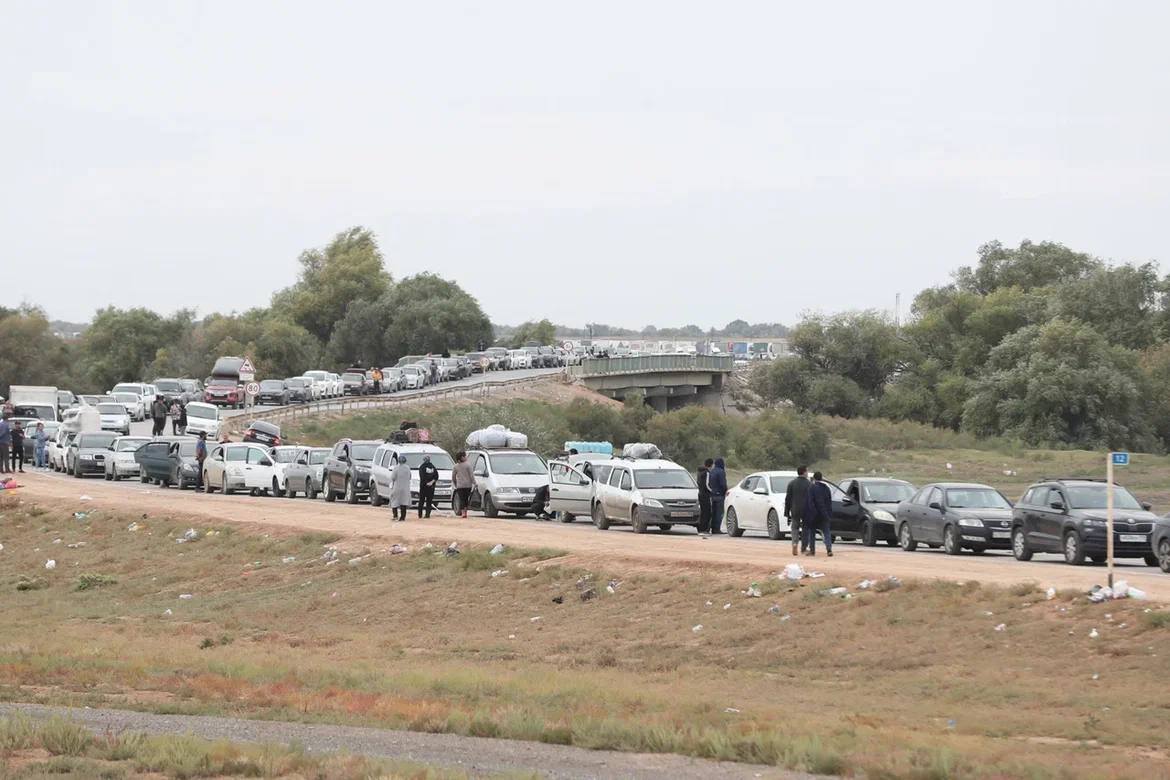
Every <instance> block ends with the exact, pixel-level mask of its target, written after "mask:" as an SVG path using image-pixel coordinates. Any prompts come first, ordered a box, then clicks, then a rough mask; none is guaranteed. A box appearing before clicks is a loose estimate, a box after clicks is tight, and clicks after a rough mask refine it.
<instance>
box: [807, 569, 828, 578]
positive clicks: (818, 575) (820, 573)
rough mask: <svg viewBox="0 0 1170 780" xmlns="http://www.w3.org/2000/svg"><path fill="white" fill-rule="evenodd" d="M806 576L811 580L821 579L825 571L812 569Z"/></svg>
mask: <svg viewBox="0 0 1170 780" xmlns="http://www.w3.org/2000/svg"><path fill="white" fill-rule="evenodd" d="M805 576H806V577H808V578H809V579H810V580H819V579H820V578H821V577H824V576H825V573H824V572H823V571H810V572H809V573H808V574H806V575H805Z"/></svg>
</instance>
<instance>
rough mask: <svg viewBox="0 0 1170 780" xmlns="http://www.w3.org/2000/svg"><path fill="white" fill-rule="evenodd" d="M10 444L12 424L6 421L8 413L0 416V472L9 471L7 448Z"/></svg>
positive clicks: (5, 472)
mask: <svg viewBox="0 0 1170 780" xmlns="http://www.w3.org/2000/svg"><path fill="white" fill-rule="evenodd" d="M11 446H12V424H11V423H9V422H8V413H7V412H5V413H4V414H3V415H2V416H0V474H7V473H9V468H8V448H9V447H11Z"/></svg>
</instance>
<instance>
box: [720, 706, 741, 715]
mask: <svg viewBox="0 0 1170 780" xmlns="http://www.w3.org/2000/svg"><path fill="white" fill-rule="evenodd" d="M723 711H724V712H726V713H727V714H729V715H738V714H739V710H737V709H736V708H735V707H727V708H726V709H724V710H723Z"/></svg>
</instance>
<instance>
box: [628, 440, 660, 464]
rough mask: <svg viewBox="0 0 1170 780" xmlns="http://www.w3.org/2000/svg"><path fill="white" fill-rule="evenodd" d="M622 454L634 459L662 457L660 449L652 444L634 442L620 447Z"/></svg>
mask: <svg viewBox="0 0 1170 780" xmlns="http://www.w3.org/2000/svg"><path fill="white" fill-rule="evenodd" d="M622 456H623V457H626V458H634V459H636V460H653V459H657V458H661V457H662V450H660V449H658V447H657V446H656V445H654V444H646V443H644V442H634V443H633V444H627V445H626V446H624V447H622Z"/></svg>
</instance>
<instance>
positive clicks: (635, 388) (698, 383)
mask: <svg viewBox="0 0 1170 780" xmlns="http://www.w3.org/2000/svg"><path fill="white" fill-rule="evenodd" d="M733 368H734V366H733V358H732V357H731V356H730V355H644V356H641V357H613V358H585V359H584V360H582V361H581V365H579V366H570V367H569V373H570V375H571V376H573V377H575V378H576V379H578V380H580V381H581V383H582V384H584V385H585V386H586V387H588V388H589V389H591V390H595V391H597V392H599V393H602V394H603V395H607V396H609V397H610V398H616V399H618V400H623V399H624V398H625V397H626V396H628V395H632V394H634V393H642V394H643V395H645V397H646V403H648V404H650V405H651V406H653V407H654V408H655V409H657V410H658V411H660V412H665V411H669V410H671V409H677V408H678V407H680V406H683V405H685V404H694V403H698V404H705V405H708V406H713V407H718V406H719V405H720V395H721V394H722V393H723V386H724V383H725V382H726V381H727V378H728V377H729V376H730V375H731V372H732V370H733Z"/></svg>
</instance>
